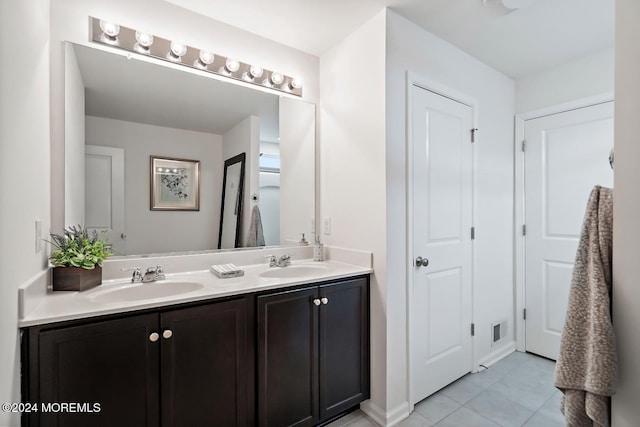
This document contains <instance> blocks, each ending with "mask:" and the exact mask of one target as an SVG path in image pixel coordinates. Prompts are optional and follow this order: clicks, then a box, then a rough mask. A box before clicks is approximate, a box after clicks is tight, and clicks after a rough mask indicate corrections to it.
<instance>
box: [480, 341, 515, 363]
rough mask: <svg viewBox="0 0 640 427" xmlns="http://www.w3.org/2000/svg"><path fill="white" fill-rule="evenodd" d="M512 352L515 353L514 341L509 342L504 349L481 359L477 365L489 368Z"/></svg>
mask: <svg viewBox="0 0 640 427" xmlns="http://www.w3.org/2000/svg"><path fill="white" fill-rule="evenodd" d="M514 351H516V342H515V341H511V342H509V343H508V344H507V345H505V346H504V347H501V348H499V349H497V350H495V351H493V352H491V353H489V354H487V355H486V356H485V357H484V358H483V359H481V360H480V362H479V363H478V365H484V366H491V365H493V364H494V363H497V362H499V361H500V360H502V359H504V358H505V357H507V356H508V355H510V354H511V353H513V352H514Z"/></svg>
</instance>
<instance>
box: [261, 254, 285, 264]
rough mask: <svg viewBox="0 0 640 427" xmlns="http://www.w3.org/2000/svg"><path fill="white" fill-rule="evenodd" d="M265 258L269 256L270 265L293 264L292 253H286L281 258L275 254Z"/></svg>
mask: <svg viewBox="0 0 640 427" xmlns="http://www.w3.org/2000/svg"><path fill="white" fill-rule="evenodd" d="M265 258H269V267H287V266H289V265H291V255H289V254H284V255H282V256H281V257H280V258H276V256H275V255H267V256H265Z"/></svg>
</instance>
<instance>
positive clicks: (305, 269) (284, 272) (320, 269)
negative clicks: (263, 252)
mask: <svg viewBox="0 0 640 427" xmlns="http://www.w3.org/2000/svg"><path fill="white" fill-rule="evenodd" d="M326 271H327V267H326V266H324V265H292V266H289V267H272V268H269V269H268V270H267V271H264V272H262V273H260V274H259V275H258V276H260V277H264V278H268V279H293V278H296V277H304V276H313V275H316V274H321V273H324V272H326Z"/></svg>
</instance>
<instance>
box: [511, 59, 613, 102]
mask: <svg viewBox="0 0 640 427" xmlns="http://www.w3.org/2000/svg"><path fill="white" fill-rule="evenodd" d="M613 63H614V60H613V48H611V49H606V50H603V51H601V52H597V53H595V54H592V55H589V56H586V57H584V58H580V59H577V60H574V61H570V62H567V63H566V64H563V65H561V66H560V67H556V68H554V69H551V70H547V71H545V72H542V73H538V74H534V75H530V76H526V77H521V78H519V79H517V80H516V105H515V109H516V113H525V112H531V111H535V110H539V109H541V108H545V107H549V106H554V105H559V104H563V103H566V102H571V101H575V100H579V99H583V98H590V97H593V96H598V95H602V94H608V93H611V94H613V81H614V75H613V69H614V66H613V65H614V64H613Z"/></svg>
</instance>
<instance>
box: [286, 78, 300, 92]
mask: <svg viewBox="0 0 640 427" xmlns="http://www.w3.org/2000/svg"><path fill="white" fill-rule="evenodd" d="M301 87H302V81H301V80H300V79H295V78H294V79H291V81H290V82H289V89H290V90H295V89H300V88H301Z"/></svg>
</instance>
